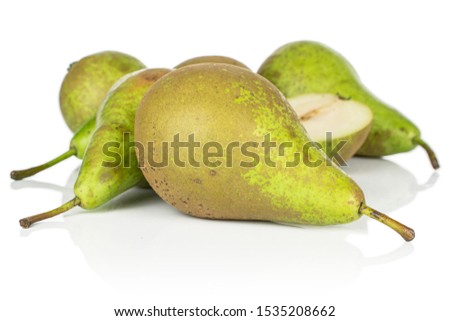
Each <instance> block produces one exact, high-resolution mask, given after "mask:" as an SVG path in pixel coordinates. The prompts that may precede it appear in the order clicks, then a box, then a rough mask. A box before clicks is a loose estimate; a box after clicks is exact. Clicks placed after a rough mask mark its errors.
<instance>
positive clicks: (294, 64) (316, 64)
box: [258, 41, 439, 169]
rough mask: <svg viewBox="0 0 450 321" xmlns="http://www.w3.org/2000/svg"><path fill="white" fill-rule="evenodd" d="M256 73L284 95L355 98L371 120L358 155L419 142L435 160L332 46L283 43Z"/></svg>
mask: <svg viewBox="0 0 450 321" xmlns="http://www.w3.org/2000/svg"><path fill="white" fill-rule="evenodd" d="M258 73H259V74H260V75H262V76H264V77H265V78H266V79H268V80H269V81H270V82H272V83H273V84H274V85H275V86H277V88H278V89H280V90H281V92H283V94H284V95H285V96H286V97H288V98H292V97H296V96H298V95H303V94H308V93H329V94H337V95H340V96H342V97H346V98H351V99H353V100H355V101H359V102H361V103H363V104H364V105H366V106H368V107H369V108H371V110H372V112H373V114H374V121H373V125H372V129H371V130H370V133H369V136H368V138H367V139H366V141H365V142H364V144H363V146H362V147H361V148H360V149H359V150H358V153H357V154H358V155H361V156H374V157H380V156H385V155H391V154H397V153H403V152H408V151H410V150H412V149H414V148H415V147H416V146H418V145H420V146H422V147H423V148H425V150H426V151H427V153H428V156H429V158H430V161H431V164H432V166H433V168H435V169H437V168H439V163H438V161H437V158H436V156H435V154H434V152H433V151H432V150H431V148H430V147H429V146H428V145H427V144H426V143H425V142H424V141H423V140H422V139H421V137H420V131H419V129H418V128H417V126H416V125H414V124H413V123H412V122H411V121H410V120H408V119H407V118H406V117H405V116H404V115H402V114H401V113H400V112H398V111H397V110H395V109H394V108H392V107H391V106H389V105H388V104H386V103H384V102H383V101H381V100H380V99H378V98H377V97H376V96H374V95H373V94H372V93H371V92H370V91H369V90H368V89H367V88H366V87H365V86H364V85H363V84H362V83H361V81H360V79H359V77H358V75H357V73H356V71H355V69H354V68H353V67H352V66H351V65H350V63H349V62H348V61H347V60H346V59H345V58H344V57H343V56H342V55H340V54H339V53H337V52H336V51H334V50H333V49H331V48H329V47H327V46H325V45H323V44H320V43H317V42H312V41H298V42H293V43H289V44H286V45H284V46H282V47H280V48H279V49H277V50H276V51H275V52H274V53H273V54H272V55H271V56H269V57H268V58H267V59H266V60H265V61H264V63H263V64H262V65H261V67H260V68H259V70H258Z"/></svg>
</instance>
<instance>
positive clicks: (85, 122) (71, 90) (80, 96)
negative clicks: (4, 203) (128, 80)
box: [10, 51, 145, 180]
mask: <svg viewBox="0 0 450 321" xmlns="http://www.w3.org/2000/svg"><path fill="white" fill-rule="evenodd" d="M143 68H145V66H144V65H143V64H142V63H141V62H140V61H139V60H137V59H136V58H133V57H131V56H129V55H126V54H123V53H120V52H114V51H104V52H100V53H97V54H93V55H90V56H87V57H84V58H83V59H81V60H80V61H78V62H76V63H73V64H71V65H70V67H69V72H68V73H67V75H66V77H65V78H64V81H63V83H62V86H61V90H60V95H59V97H60V105H61V111H62V113H63V116H64V119H65V121H66V123H67V124H68V126H69V127H70V129H71V130H75V133H74V135H73V137H72V139H71V141H70V144H69V150H68V151H66V152H64V153H63V154H61V155H59V156H57V157H56V158H54V159H52V160H50V161H49V162H47V163H44V164H42V165H39V166H35V167H31V168H28V169H23V170H14V171H12V172H11V175H10V176H11V178H12V179H15V180H20V179H24V178H26V177H30V176H32V175H35V174H37V173H39V172H41V171H43V170H45V169H47V168H49V167H51V166H53V165H56V164H58V163H60V162H61V161H63V160H65V159H67V158H69V157H71V156H76V157H78V158H79V159H82V158H83V155H84V152H85V150H86V147H87V145H88V143H89V140H90V138H91V135H92V132H93V131H94V129H95V118H96V116H95V114H96V112H97V110H98V108H99V107H100V105H101V103H102V99H103V98H104V97H105V95H106V93H107V92H108V90H109V89H110V87H111V86H112V85H113V84H114V82H115V81H117V80H118V79H119V78H121V77H122V76H124V75H126V74H128V73H131V72H133V71H136V70H139V69H143Z"/></svg>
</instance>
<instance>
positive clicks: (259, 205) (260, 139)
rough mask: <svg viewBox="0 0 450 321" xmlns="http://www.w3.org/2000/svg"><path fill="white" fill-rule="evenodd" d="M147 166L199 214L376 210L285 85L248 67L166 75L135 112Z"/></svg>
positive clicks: (275, 217) (343, 219)
mask: <svg viewBox="0 0 450 321" xmlns="http://www.w3.org/2000/svg"><path fill="white" fill-rule="evenodd" d="M135 141H136V144H137V145H138V146H139V148H137V149H136V152H137V154H138V159H139V164H140V166H139V167H140V168H141V169H142V171H143V173H144V175H145V177H146V179H147V181H148V182H149V184H150V185H151V187H152V188H153V189H154V190H155V191H156V193H157V194H158V195H159V196H160V197H161V198H163V199H164V200H165V201H166V202H167V203H169V204H171V205H173V206H174V207H176V208H177V209H178V210H180V211H182V212H183V213H186V214H189V215H193V216H196V217H201V218H210V219H230V220H263V221H276V222H284V223H298V224H309V225H329V224H341V223H348V222H351V221H354V220H356V219H358V218H360V217H361V215H362V214H365V215H368V216H370V217H372V218H374V219H376V220H378V221H380V222H382V223H384V224H386V225H388V226H389V227H391V228H393V229H394V230H395V231H397V232H398V233H399V234H400V235H401V236H402V237H403V238H404V239H405V240H407V241H410V240H412V239H413V238H414V231H413V230H411V229H410V228H408V227H406V226H404V225H402V224H400V223H398V222H397V221H395V220H393V219H391V218H389V217H387V216H386V215H384V214H381V213H379V212H377V211H376V210H373V209H371V208H370V207H368V206H367V205H366V204H365V200H364V195H363V192H362V191H361V189H360V188H359V187H358V185H357V184H356V183H355V182H354V181H353V180H352V179H351V178H350V177H349V176H347V175H346V174H345V173H344V172H343V171H342V170H341V169H340V168H339V167H338V166H336V165H334V164H333V162H331V161H330V159H329V158H328V157H327V156H326V154H325V153H324V152H323V151H321V150H320V149H319V148H317V146H316V144H315V143H313V142H312V141H311V140H310V139H309V137H308V135H307V133H306V131H305V129H304V128H303V126H302V125H301V124H300V122H299V121H298V116H297V115H296V113H295V111H294V110H293V109H292V107H291V106H290V105H289V103H288V102H287V100H286V98H285V97H284V96H283V94H282V93H281V92H280V91H279V90H278V89H277V88H276V87H275V86H274V85H272V84H271V83H270V82H269V81H267V80H266V79H265V78H263V77H261V76H259V75H257V74H255V73H253V72H251V71H248V70H246V69H244V68H239V67H235V66H232V65H224V64H206V63H205V64H198V65H193V66H188V67H184V68H180V69H178V70H175V71H173V72H171V73H170V74H168V75H166V76H165V77H163V78H161V79H160V80H159V81H158V82H157V83H156V84H155V85H154V86H152V88H150V90H149V91H148V92H147V94H146V95H145V96H144V98H143V100H142V101H141V103H140V105H139V108H138V110H137V112H136V124H135Z"/></svg>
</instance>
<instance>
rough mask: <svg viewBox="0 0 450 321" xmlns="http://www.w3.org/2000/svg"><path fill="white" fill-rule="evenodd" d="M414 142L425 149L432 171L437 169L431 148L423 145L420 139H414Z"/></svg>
mask: <svg viewBox="0 0 450 321" xmlns="http://www.w3.org/2000/svg"><path fill="white" fill-rule="evenodd" d="M414 141H415V142H416V143H417V144H418V145H420V146H422V147H423V149H425V151H426V152H427V154H428V158H429V159H430V162H431V166H433V168H434V169H438V168H439V162H438V160H437V157H436V154H435V153H434V151H433V150H432V149H431V147H430V146H429V145H428V144H427V143H425V142H424V141H423V140H422V138H420V137H417V138H415V139H414Z"/></svg>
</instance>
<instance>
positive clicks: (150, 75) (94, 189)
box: [20, 69, 170, 228]
mask: <svg viewBox="0 0 450 321" xmlns="http://www.w3.org/2000/svg"><path fill="white" fill-rule="evenodd" d="M169 71H170V70H168V69H146V70H140V71H137V72H134V73H131V74H128V75H126V76H124V77H123V78H122V79H120V80H119V81H118V82H117V83H116V84H114V86H113V87H112V88H111V90H110V91H109V92H108V94H107V95H106V98H105V100H104V101H103V103H102V105H101V107H100V110H99V112H98V115H97V124H96V128H95V131H94V133H93V134H92V138H91V140H90V142H89V145H88V147H87V149H86V153H85V155H84V158H83V162H82V164H81V168H80V173H79V174H78V178H77V181H76V182H75V186H74V193H75V197H74V198H73V199H72V200H70V201H69V202H67V203H65V204H63V205H62V206H60V207H58V208H56V209H54V210H51V211H48V212H45V213H42V214H38V215H34V216H30V217H27V218H24V219H21V220H20V225H21V226H22V227H24V228H28V227H30V226H31V225H32V224H33V223H35V222H38V221H41V220H44V219H47V218H50V217H53V216H55V215H58V214H60V213H63V212H65V211H67V210H69V209H71V208H73V207H75V206H80V207H82V208H84V209H93V208H96V207H98V206H100V205H102V204H104V203H106V202H108V201H109V200H111V199H112V198H114V197H115V196H117V195H119V194H121V193H122V192H124V191H126V190H127V189H129V188H131V187H133V186H135V185H138V184H139V183H141V182H143V181H144V182H145V178H144V177H143V175H142V172H141V170H140V169H139V167H138V162H137V158H136V153H135V151H134V146H133V142H134V118H135V113H136V109H137V107H138V105H139V102H140V101H141V99H142V97H143V96H144V94H145V93H146V92H147V90H148V89H149V88H150V87H151V86H152V85H153V84H154V83H155V82H156V81H157V80H158V79H159V78H160V77H162V76H163V75H165V74H166V73H168V72H169Z"/></svg>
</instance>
